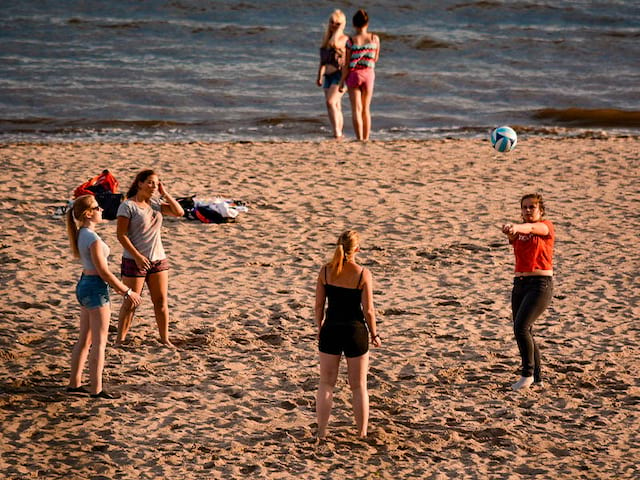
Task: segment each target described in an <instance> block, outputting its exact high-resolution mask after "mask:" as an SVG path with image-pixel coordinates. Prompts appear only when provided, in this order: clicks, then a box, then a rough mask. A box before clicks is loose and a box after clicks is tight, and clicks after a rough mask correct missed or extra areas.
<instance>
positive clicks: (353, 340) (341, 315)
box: [318, 268, 369, 358]
mask: <svg viewBox="0 0 640 480" xmlns="http://www.w3.org/2000/svg"><path fill="white" fill-rule="evenodd" d="M363 273H364V268H363V269H362V271H361V272H360V279H359V280H358V284H357V285H358V286H359V285H360V282H361V281H362V274H363ZM324 282H325V283H324V288H325V290H326V292H327V298H328V299H329V306H328V307H327V317H326V319H325V321H324V323H323V324H322V328H321V329H320V341H319V344H318V348H319V349H320V351H321V352H322V353H328V354H330V355H341V354H342V353H344V356H345V357H349V358H353V357H359V356H361V355H364V354H365V353H367V352H368V351H369V330H368V329H367V324H366V322H365V320H364V313H363V312H362V306H361V301H362V289H359V288H347V287H338V286H336V285H330V284H328V283H327V269H326V268H325V270H324Z"/></svg>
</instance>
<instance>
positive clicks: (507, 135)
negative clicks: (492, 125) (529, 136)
mask: <svg viewBox="0 0 640 480" xmlns="http://www.w3.org/2000/svg"><path fill="white" fill-rule="evenodd" d="M516 143H518V135H516V132H515V130H514V129H513V128H511V127H507V126H504V127H498V128H496V129H495V130H493V132H491V145H493V148H495V149H496V150H497V151H499V152H510V151H511V150H513V149H514V148H516Z"/></svg>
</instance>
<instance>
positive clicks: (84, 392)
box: [67, 385, 89, 395]
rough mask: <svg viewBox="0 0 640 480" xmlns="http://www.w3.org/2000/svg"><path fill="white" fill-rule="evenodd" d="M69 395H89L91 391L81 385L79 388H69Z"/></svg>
mask: <svg viewBox="0 0 640 480" xmlns="http://www.w3.org/2000/svg"><path fill="white" fill-rule="evenodd" d="M67 393H70V394H72V395H78V394H80V395H89V390H87V389H86V388H84V387H83V386H82V385H80V386H79V387H67Z"/></svg>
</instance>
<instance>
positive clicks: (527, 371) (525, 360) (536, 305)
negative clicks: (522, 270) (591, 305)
mask: <svg viewBox="0 0 640 480" xmlns="http://www.w3.org/2000/svg"><path fill="white" fill-rule="evenodd" d="M552 296H553V277H540V276H535V277H516V278H514V280H513V290H512V292H511V311H512V312H513V333H514V334H515V336H516V342H518V349H519V350H520V357H521V358H522V376H523V377H531V376H533V377H535V381H540V380H541V377H540V375H541V374H540V350H539V349H538V346H537V345H536V342H535V341H534V339H533V322H535V320H536V319H537V318H538V317H539V316H540V315H542V312H544V311H545V309H546V308H547V307H548V306H549V303H551V297H552Z"/></svg>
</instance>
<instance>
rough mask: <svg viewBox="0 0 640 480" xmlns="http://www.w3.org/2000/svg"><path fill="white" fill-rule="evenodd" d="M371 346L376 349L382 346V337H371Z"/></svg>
mask: <svg viewBox="0 0 640 480" xmlns="http://www.w3.org/2000/svg"><path fill="white" fill-rule="evenodd" d="M371 345H373V346H374V347H380V346H381V345H382V339H381V338H380V335H374V336H373V337H371Z"/></svg>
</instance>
